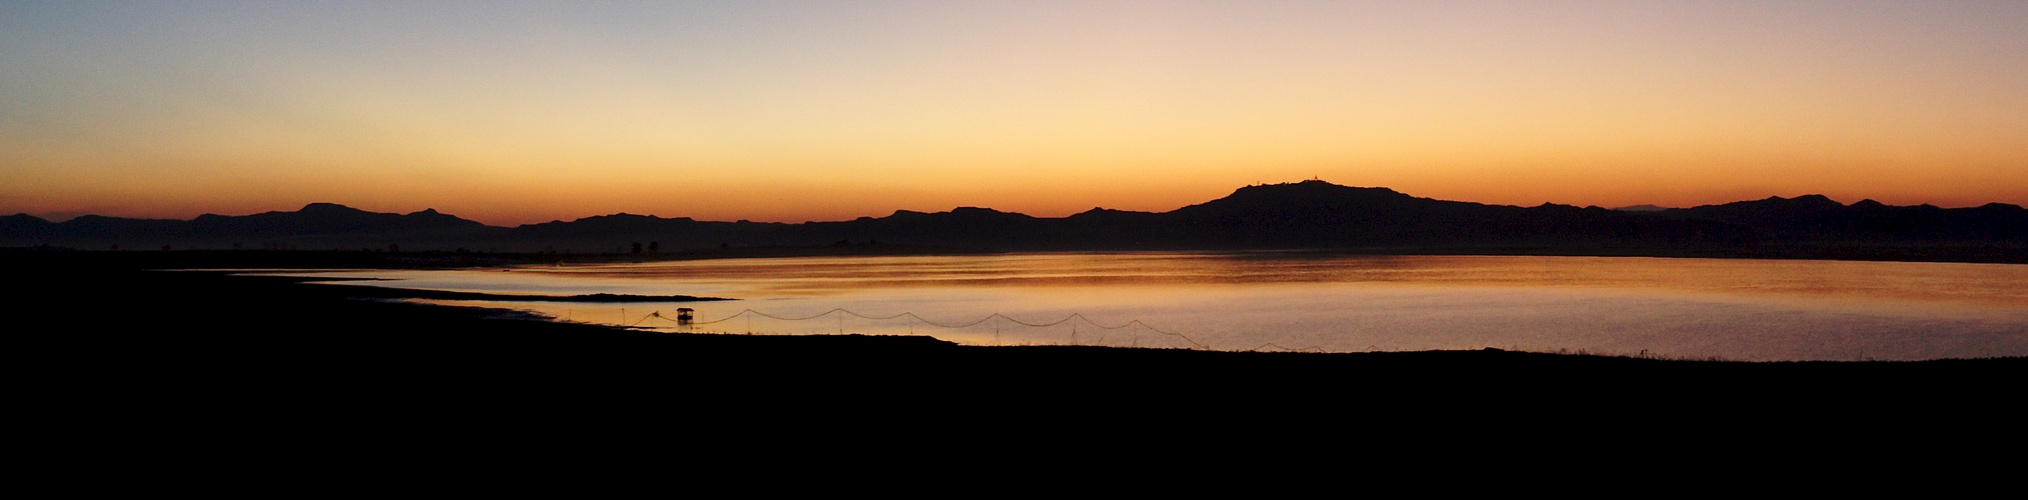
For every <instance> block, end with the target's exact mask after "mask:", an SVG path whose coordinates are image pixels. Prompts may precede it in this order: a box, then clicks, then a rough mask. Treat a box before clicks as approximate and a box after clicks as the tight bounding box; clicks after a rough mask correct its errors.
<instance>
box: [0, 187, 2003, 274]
mask: <svg viewBox="0 0 2028 500" xmlns="http://www.w3.org/2000/svg"><path fill="white" fill-rule="evenodd" d="M636 245H640V246H639V247H636ZM0 246H7V247H50V248H77V249H91V250H104V249H112V248H116V247H117V248H119V249H128V250H143V249H157V248H160V247H163V246H168V247H170V248H172V249H310V250H334V249H335V250H375V251H401V250H407V251H414V250H455V249H469V250H474V251H487V252H558V253H635V252H648V253H653V252H681V251H713V250H724V249H737V248H776V247H841V246H849V247H879V246H886V247H889V248H893V247H910V248H920V249H924V251H954V250H963V251H1038V250H1042V251H1072V250H1249V249H1347V250H1359V251H1377V252H1396V251H1399V252H1420V251H1438V250H1441V251H1446V252H1460V251H1462V252H1481V251H1493V252H1505V253H1515V252H1518V253H1596V254H1627V255H1682V254H1700V255H1701V254H1709V255H1749V254H1752V255H1757V254H1767V253H1768V252H1770V250H1768V249H1770V248H1782V249H1785V250H1781V251H1782V252H1794V251H1799V250H1794V249H1795V248H1804V250H1800V251H1801V252H1802V254H1804V255H1805V256H1836V255H1833V254H1838V255H1843V254H1850V253H1851V252H1852V249H1855V248H1873V247H1883V246H1884V247H1894V248H1900V249H1903V250H1896V251H1902V252H1904V253H1906V252H1908V251H1911V250H1907V249H1911V248H1913V249H1919V251H1918V252H1917V254H1916V255H1915V257H1916V258H1929V257H1924V255H1930V256H1932V257H1933V256H1935V255H1945V254H1939V253H1937V251H1936V250H1935V249H1937V248H1950V249H1959V250H1964V249H1971V250H1976V252H1975V253H1977V252H1983V253H1978V255H1984V256H1985V257H1979V258H1980V259H1986V260H1994V259H1997V260H2003V261H2010V260H2018V261H2028V253H2024V251H2023V248H2028V210H2024V209H2022V208H2021V207H2020V206H2017V205H2009V204H2000V203H1992V204H1987V205H1984V206H1980V207H1975V208H1957V209H1945V208H1938V207H1935V206H1930V205H1919V206H1912V207H1897V206H1889V205H1885V204H1881V203H1879V202H1876V201H1873V200H1863V201H1860V202H1858V203H1854V204H1852V205H1844V204H1841V203H1838V202H1837V201H1834V200H1831V199H1830V198H1828V197H1824V196H1822V195H1805V196H1798V197H1795V198H1781V197H1770V198H1767V199H1762V200H1753V201H1741V202H1735V203H1727V204H1721V205H1706V206H1699V207H1692V208H1669V209H1664V208H1661V207H1653V206H1637V207H1623V208H1621V209H1614V210H1607V209H1604V208H1600V207H1582V208H1580V207H1575V206H1569V205H1556V204H1543V205H1539V206H1534V207H1516V206H1507V205H1486V204H1480V203H1470V202H1460V201H1445V200H1435V199H1430V198H1419V197H1415V196H1411V195H1408V194H1404V193H1401V192H1397V191H1394V190H1392V189H1387V188H1381V187H1350V186H1341V185H1336V184H1331V183H1328V182H1323V181H1319V180H1310V181H1302V182H1295V183H1287V184H1263V185H1256V186H1247V187H1242V188H1239V189H1237V190H1234V191H1233V193H1232V194H1230V195H1227V196H1225V197H1222V198H1219V199H1215V200H1210V201H1206V202H1204V203H1199V204H1195V205H1190V206H1186V207H1182V208H1179V209H1176V210H1173V211H1169V212H1132V211H1122V210H1109V209H1105V208H1096V207H1095V208H1093V209H1091V210H1088V211H1085V212H1081V213H1078V214H1074V215H1071V216H1068V217H1061V218H1042V217H1032V216H1028V215H1025V214H1019V213H1010V212H1001V211H998V210H993V209H990V208H981V207H958V208H954V209H952V210H950V211H948V212H935V213H924V212H914V211H908V210H897V211H895V212H894V213H892V214H890V215H888V216H886V217H861V218H859V219H856V220H851V221H837V222H805V223H800V224H786V223H754V222H744V221H742V222H712V221H698V220H694V219H691V218H688V217H678V218H662V217H656V216H651V215H635V214H625V213H621V214H612V215H600V216H593V217H585V218H581V219H577V220H573V221H568V222H565V221H552V222H546V223H540V224H526V225H521V226H518V227H512V228H508V227H497V226H487V225H485V224H481V223H478V222H475V221H471V220H466V219H462V218H458V217H456V216H452V215H449V214H443V213H440V212H437V211H436V210H423V211H419V212H413V213H408V214H393V213H376V212H367V211H362V210H358V209H353V208H350V207H346V206H343V205H338V204H332V203H312V204H309V205H305V206H304V207H303V208H302V209H301V210H297V211H294V212H266V213H260V214H252V215H243V216H224V215H213V214H206V215H202V216H199V217H197V218H196V219H193V220H189V221H179V220H165V219H128V218H119V217H102V216H96V215H87V216H82V217H78V218H75V219H71V220H68V221H65V222H61V223H52V222H49V221H46V220H43V219H40V218H36V217H33V216H29V215H25V214H16V215H11V216H5V217H0ZM1805 247H1807V248H1805ZM939 249H941V250H939ZM1474 249H1477V250H1474ZM1833 250H1835V252H1830V251H1833ZM1951 251H1957V250H1951ZM1826 252H1830V253H1826ZM1839 252H1842V253H1839ZM1947 253H1948V252H1946V254H1947ZM1995 256H1997V257H1995ZM1942 258H1957V257H1949V255H1945V257H1942Z"/></svg>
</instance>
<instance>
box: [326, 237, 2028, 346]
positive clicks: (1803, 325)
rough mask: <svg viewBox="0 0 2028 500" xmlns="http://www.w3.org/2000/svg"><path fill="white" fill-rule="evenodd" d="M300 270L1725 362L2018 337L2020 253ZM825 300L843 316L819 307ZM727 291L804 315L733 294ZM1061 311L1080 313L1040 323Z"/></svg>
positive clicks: (803, 314)
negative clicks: (1986, 258) (2015, 256)
mask: <svg viewBox="0 0 2028 500" xmlns="http://www.w3.org/2000/svg"><path fill="white" fill-rule="evenodd" d="M292 274H300V273H292ZM313 275H316V276H332V277H377V278H390V279H395V280H398V281H385V282H377V283H375V284H378V285H382V286H393V287H404V288H423V289H435V290H455V291H473V292H493V293H521V294H543V295H573V294H589V293H620V294H643V295H697V296H715V297H729V298H736V299H741V300H734V301H724V302H701V303H627V304H584V303H553V302H533V303H530V302H479V301H441V302H442V303H447V304H455V305H479V306H486V307H500V308H509V309H520V310H527V311H533V312H537V313H541V314H546V315H550V316H554V317H556V318H558V319H564V320H570V321H579V322H592V323H607V324H615V323H617V324H627V325H636V326H643V327H654V328H657V329H659V330H664V331H672V332H673V331H683V329H682V327H679V326H678V325H677V324H676V322H675V321H674V320H673V319H668V318H673V317H674V316H675V313H676V309H677V308H679V307H689V308H694V309H695V310H696V316H697V321H698V322H699V323H700V324H699V325H695V326H693V327H691V329H690V330H691V331H711V332H732V333H747V332H753V333H790V334H836V333H839V332H841V331H842V332H847V333H871V334H908V333H915V334H922V335H933V336H936V337H938V338H942V339H946V340H952V341H956V342H961V343H967V344H984V345H991V344H996V343H997V344H1073V343H1074V344H1086V345H1110V346H1130V345H1133V346H1142V347H1188V348H1199V346H1203V347H1208V348H1210V349H1217V350H1249V349H1261V350H1279V349H1296V350H1319V351H1332V352H1356V351H1401V350H1426V349H1478V348H1483V347H1498V348H1503V349H1522V350H1532V351H1552V352H1553V351H1559V350H1567V351H1569V352H1577V351H1586V352H1592V353H1608V354H1640V353H1642V352H1643V351H1645V352H1646V353H1647V354H1650V355H1657V356H1667V357H1680V358H1710V357H1716V358H1723V359H1732V360H1857V359H1891V360H1913V359H1935V358H1971V357H1992V356H2024V355H2028V266H2024V265H2006V264H1956V263H1909V262H1844V261H1796V260H1719V259H1663V258H1618V257H1526V256H1331V255H1317V254H1305V253H1097V254H1093V253H1070V254H1010V255H990V256H917V257H852V258H835V257H812V258H774V259H728V260H699V261H670V262H652V263H640V264H612V265H572V266H557V267H520V268H511V269H505V270H502V269H491V270H448V271H384V270H375V271H344V272H327V273H313ZM840 308H842V309H845V310H848V311H851V312H852V313H857V315H848V314H843V313H838V312H830V313H829V314H826V313H827V312H828V311H832V310H833V309H840ZM748 309H751V310H753V311H757V312H760V313H765V314H767V315H769V316H774V317H780V318H808V317H814V318H813V319H803V320H782V319H774V318H770V317H766V316H760V315H755V314H741V312H742V311H744V310H748ZM651 313H659V314H660V315H662V317H656V316H650V314H651ZM903 313H914V315H913V316H911V315H904V314H903ZM995 313H999V314H1003V315H1004V317H997V318H996V317H993V316H992V315H993V314H995ZM622 314H624V315H625V316H622ZM1073 314H1077V315H1079V317H1077V318H1072V319H1070V320H1068V321H1061V322H1059V320H1064V319H1065V318H1067V317H1070V316H1071V315H1073ZM867 317H874V318H888V319H869V318H867ZM982 320H983V321H982ZM1136 320H1138V321H1139V322H1140V324H1133V322H1135V321H1136ZM1022 323H1029V324H1049V323H1054V324H1053V325H1050V326H1042V327H1037V326H1026V325H1023V324H1022ZM936 324H942V325H964V326H960V327H954V328H953V327H944V326H936ZM966 324H970V325H966ZM1123 325H1124V326H1123Z"/></svg>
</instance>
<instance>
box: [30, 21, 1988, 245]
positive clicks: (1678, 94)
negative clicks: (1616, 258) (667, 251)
mask: <svg viewBox="0 0 2028 500" xmlns="http://www.w3.org/2000/svg"><path fill="white" fill-rule="evenodd" d="M1311 178H1318V179H1322V180H1325V181H1330V182H1333V183H1337V184H1344V185H1351V186H1384V187H1390V188H1394V189H1395V190H1398V191H1402V192H1405V193H1409V194H1412V195H1415V196H1422V197H1430V198H1437V199H1449V200H1461V201H1474V202H1481V203H1493V204H1507V205H1524V206H1532V205H1537V204H1541V203H1545V202H1551V203H1562V204H1571V205H1580V206H1583V205H1599V206H1606V207H1616V206H1625V205H1635V204H1656V205H1663V206H1694V205H1700V204H1711V203H1724V202H1731V201H1739V200H1746V199H1760V198H1766V197H1769V196H1783V197H1791V196H1798V195H1803V194H1812V193H1817V194H1824V195H1828V196H1830V197H1832V198H1833V199H1836V200H1839V201H1842V202H1846V203H1851V202H1855V201H1859V200H1861V199H1867V198H1871V199H1875V200H1878V201H1881V202H1885V203H1889V204H1895V205H1909V204H1921V203H1929V204H1936V205H1940V206H1946V207H1954V206H1973V205H1979V204H1984V203H1987V202H2003V203H2014V204H2022V205H2028V2H2022V1H2018V0H2007V1H1991V2H1962V1H1946V0H1926V1H1907V2H1867V1H1831V2H1816V1H1765V2H1730V1H1721V0H1711V1H1697V2H1682V1H1662V2H1644V1H1604V2H1533V1H1487V2H1450V1H1409V2H1351V1H1347V2H1298V1H1259V0H1255V1H1242V2H1190V1H1154V2H1103V1H1093V0H1084V1H1067V2H1027V1H984V2H971V1H956V0H944V1H926V2H888V1H843V0H841V1H811V2H765V1H738V2H668V1H657V2H638V3H635V2H513V1H484V2H453V1H425V2H411V1H402V2H275V1H259V2H206V1H195V0H192V1H174V2H162V1H149V2H110V1H108V2H42V1H28V2H23V1H15V0H0V213H9V214H11V213H17V212H23V213H29V214H32V215H37V216H42V217H45V218H50V219H53V220H62V219H65V218H68V217H73V216H76V215H79V214H84V213H95V214H100V215H115V216H126V217H156V218H178V219H187V218H191V217H194V216H196V215H199V214H203V213H218V214H225V215H239V214H248V213H257V212H264V211H269V210H294V209H297V208H299V207H301V206H303V205H304V204H307V203H311V202H332V203H340V204H345V205H349V206H352V207H355V208H360V209H365V210H372V211H378V212H404V213H405V212H412V211H417V210H422V209H425V208H435V209H437V210H439V211H443V212H446V213H451V214H456V215H459V216H462V217H466V218H469V219H474V220H479V221H482V222H486V223H489V224H496V225H514V224H523V223H535V222H546V221H550V220H557V219H561V220H571V219H576V218H579V217H587V216H592V215H601V214H611V213H619V212H627V213H635V214H653V215H659V216H663V217H693V218H697V219H701V220H738V219H749V220H755V221H782V222H801V221H808V220H845V219H852V218H856V217H860V216H875V217H878V216H884V215H887V214H889V213H892V212H893V211H895V210H916V211H943V210H949V209H951V208H953V207H958V206H981V207H990V208H995V209H999V210H1005V211H1014V212H1022V213H1027V214H1030V215H1036V216H1048V217H1057V216H1064V215H1069V214H1072V213H1076V212H1081V211H1084V210H1088V209H1091V208H1093V207H1101V206H1102V207H1106V208H1112V209H1122V210H1143V211H1167V210H1173V209H1176V208H1179V207H1182V206H1185V205H1189V204H1194V203H1201V202H1204V201H1209V200H1211V199H1215V198H1218V197H1221V196H1224V195H1226V194H1229V193H1231V192H1232V191H1233V190H1234V189H1236V188H1239V187H1242V186H1246V185H1251V184H1258V183H1280V182H1295V181H1300V180H1306V179H1311Z"/></svg>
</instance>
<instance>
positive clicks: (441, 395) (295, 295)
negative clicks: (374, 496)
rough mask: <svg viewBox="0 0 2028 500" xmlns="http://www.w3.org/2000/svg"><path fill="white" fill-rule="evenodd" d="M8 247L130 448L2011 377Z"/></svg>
mask: <svg viewBox="0 0 2028 500" xmlns="http://www.w3.org/2000/svg"><path fill="white" fill-rule="evenodd" d="M16 257H19V258H16V259H13V260H12V261H11V262H9V263H8V265H7V266H6V267H5V268H4V269H5V270H6V273H7V283H8V285H9V289H10V290H11V291H12V292H13V295H14V296H15V297H17V298H16V299H14V300H11V301H10V303H9V311H8V315H7V316H8V320H7V321H8V324H9V327H8V328H7V329H6V330H7V331H8V336H7V337H8V338H9V340H10V341H11V343H12V346H11V347H10V349H9V350H8V351H9V352H10V356H9V357H10V358H13V368H15V371H16V373H18V374H21V377H22V378H20V379H18V380H20V381H23V382H25V386H24V387H23V389H24V390H25V391H26V392H27V393H28V397H29V398H31V399H30V400H32V401H39V402H40V403H38V404H34V405H29V406H30V407H33V408H36V409H38V410H37V411H40V412H46V414H47V415H50V416H51V418H54V419H58V420H63V421H65V422H66V423H83V424H84V425H87V426H95V427H104V428H108V429H121V431H120V432H133V433H140V434H142V435H147V436H151V437H150V438H149V439H154V438H159V437H161V436H163V435H175V436H182V437H179V438H175V439H196V438H193V437H190V436H191V435H189V434H187V432H189V431H190V430H191V429H199V430H206V432H214V433H216V432H224V429H231V432H240V431H244V430H246V429H259V430H270V431H276V432H283V431H286V432H298V431H303V430H305V429H306V428H307V429H315V430H316V432H320V433H335V434H329V435H331V436H352V435H362V434H375V433H384V432H385V431H387V430H388V429H406V430H415V429H438V428H469V427H471V426H493V425H496V424H500V423H501V422H513V423H514V424H513V425H537V426H541V427H545V428H550V430H554V428H552V427H553V426H555V425H561V426H565V427H569V428H573V429H577V428H582V429H584V430H585V431H586V432H593V431H597V430H599V429H602V428H605V427H608V426H609V425H619V424H618V423H619V422H628V423H630V424H633V425H637V426H638V425H641V424H643V423H646V424H647V425H648V426H649V427H652V428H655V429H657V430H656V431H655V432H684V433H702V434H701V435H710V436H717V437H720V438H722V437H724V435H722V434H721V433H722V432H732V431H730V430H727V429H730V427H723V426H739V425H748V424H753V423H755V422H768V423H769V424H767V425H768V426H778V427H775V428H776V430H778V431H780V430H786V429H797V430H798V431H797V432H819V433H830V432H843V433H849V434H853V435H859V434H860V433H866V432H872V430H874V429H879V430H880V431H879V432H887V433H892V432H896V429H898V428H899V429H907V431H906V432H909V433H910V434H911V435H920V433H930V434H940V433H948V432H959V431H966V432H996V431H1000V430H1006V429H1010V428H1036V427H1041V428H1049V429H1058V430H1078V431H1083V432H1089V431H1102V430H1107V429H1111V430H1113V431H1118V432H1127V433H1156V434H1161V435H1175V434H1174V433H1184V434H1189V433H1209V434H1211V435H1235V434H1234V433H1237V434H1239V435H1245V434H1253V433H1260V434H1262V435H1273V434H1278V433H1297V434H1301V433H1312V432H1324V431H1325V430H1327V429H1329V430H1331V432H1345V431H1349V430H1351V429H1358V430H1359V432H1375V433H1382V434H1385V433H1389V432H1394V431H1395V430H1400V429H1410V428H1413V429H1423V430H1428V429H1430V428H1432V427H1435V428H1441V429H1445V430H1446V432H1450V431H1455V432H1456V433H1459V434H1460V435H1473V434H1477V433H1486V432H1526V433H1540V432H1571V431H1572V429H1585V431H1584V432H1593V431H1597V432H1606V431H1605V430H1607V429H1612V430H1613V432H1634V433H1637V434H1642V435H1645V436H1647V437H1649V438H1655V437H1657V436H1658V435H1670V436H1680V435H1684V434H1683V433H1686V432H1687V433H1689V434H1697V433H1700V432H1701V433H1710V432H1717V431H1713V430H1712V429H1755V430H1756V431H1755V432H1760V433H1779V434H1793V435H1797V436H1817V438H1819V439H1842V438H1844V437H1849V436H1852V434H1850V433H1851V432H1858V431H1854V430H1853V429H1855V428H1864V429H1870V430H1865V431H1864V432H1867V433H1871V434H1868V435H1879V433H1881V432H1900V433H1906V432H1914V431H1912V430H1910V429H1913V428H1915V427H1910V426H1911V425H1915V424H1914V423H1915V422H1921V423H1923V424H1922V425H1921V426H1920V427H1921V428H1922V429H1924V430H1923V431H1922V432H1942V433H1946V434H1948V433H1951V432H1960V433H1973V434H1977V433H1979V432H1985V431H1984V430H1982V429H1988V428H1989V427H1987V426H1988V425H1992V424H1993V423H1994V422H2007V421H2011V420H2012V418H2011V417H2007V416H2006V415H2011V414H2012V413H2010V412H2008V411H2003V409H2005V408H2009V407H2011V406H2012V402H2013V401H2014V400H2016V399H2018V398H2019V394H2020V388H2021V386H2022V384H2021V381H2022V380H2023V379H2024V377H2023V374H2024V373H2028V370H2024V368H2028V360H2023V359H2020V358H2010V359H1986V360H1939V361H1924V362H1804V363H1746V362H1708V361H1672V360H1657V359H1636V358H1623V357H1601V356H1577V355H1558V354H1544V353H1527V352H1508V351H1497V350H1490V349H1489V350H1474V351H1441V352H1397V353H1351V354H1316V353H1257V352H1204V351H1188V350H1163V349H1126V348H1100V347H1073V346H1059V347H1039V346H1038V347H969V346H958V345H954V344H950V343H946V342H942V341H938V340H935V339H932V338H928V337H892V336H855V335H847V336H744V335H682V334H665V333H651V332H640V331H629V330H624V329H617V328H608V327H601V326H592V325H580V324H565V323H555V322H548V321H542V320H538V319H535V318H530V317H527V316H525V315H522V314H519V313H514V312H511V311H500V310H484V309H471V308H453V307H438V306H425V305H416V304H408V303H401V302H394V301H388V300H385V299H374V298H370V297H371V293H366V292H370V290H368V289H363V288H362V287H355V286H344V285H323V284H305V283H302V282H300V280H297V279H291V278H281V277H266V276H232V275H229V274H227V273H222V272H213V271H157V270H146V269H143V267H146V266H140V265H136V264H137V262H135V261H119V260H117V259H103V258H95V257H89V256H83V257H81V256H78V255H72V254H66V255H59V256H57V257H35V256H20V255H16ZM158 263H159V262H158ZM362 297H366V298H362ZM23 299H25V300H23ZM443 415H456V417H445V416H443ZM555 418H563V420H553V419H555ZM538 422H547V423H538ZM1982 422H1983V423H1982ZM1938 423H1948V426H1938V425H1937V424H1938ZM2008 425H2009V426H2011V425H2012V424H2008ZM665 426H666V427H665ZM489 428H490V427H489ZM628 428H630V429H637V430H636V431H629V432H646V431H639V430H638V429H640V427H628ZM741 428H742V429H745V430H742V431H741V432H750V431H751V428H747V427H741ZM1502 429H1505V430H1502ZM1108 432H1111V431H1108ZM164 433H167V434H164ZM1658 433H1659V434H1658ZM686 435H687V434H686ZM1960 437H1962V436H1960ZM333 439H342V438H339V437H334V438H333ZM1277 439H1281V438H1277Z"/></svg>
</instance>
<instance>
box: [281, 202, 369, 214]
mask: <svg viewBox="0 0 2028 500" xmlns="http://www.w3.org/2000/svg"><path fill="white" fill-rule="evenodd" d="M297 212H303V213H352V212H364V210H360V209H357V208H352V207H348V206H345V205H339V204H337V203H325V202H317V203H311V204H308V205H303V209H302V210H297Z"/></svg>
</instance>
